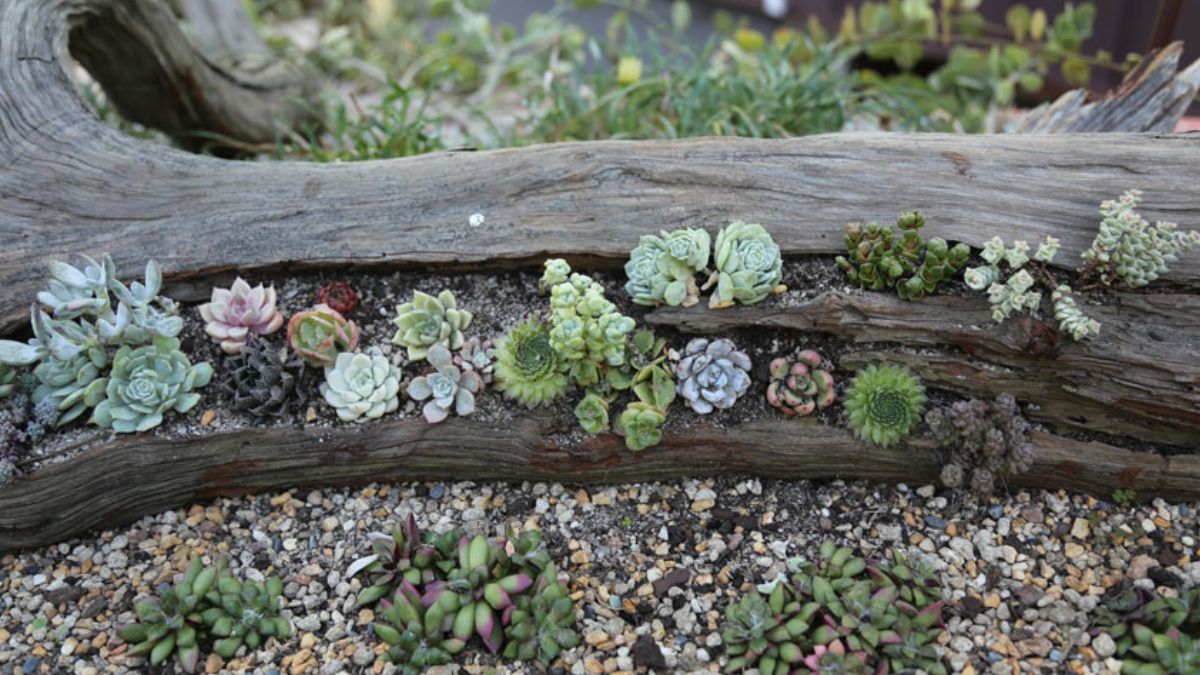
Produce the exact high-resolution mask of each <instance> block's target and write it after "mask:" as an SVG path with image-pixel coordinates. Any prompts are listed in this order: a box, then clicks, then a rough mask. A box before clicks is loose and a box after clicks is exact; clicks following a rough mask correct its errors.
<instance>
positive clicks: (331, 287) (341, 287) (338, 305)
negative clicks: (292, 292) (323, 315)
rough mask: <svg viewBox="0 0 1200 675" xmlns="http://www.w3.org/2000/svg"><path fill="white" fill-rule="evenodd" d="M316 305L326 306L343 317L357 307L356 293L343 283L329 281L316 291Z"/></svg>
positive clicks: (351, 287)
mask: <svg viewBox="0 0 1200 675" xmlns="http://www.w3.org/2000/svg"><path fill="white" fill-rule="evenodd" d="M317 304H319V305H327V306H329V307H330V308H331V309H333V311H335V312H338V313H339V314H342V315H343V316H344V315H346V314H349V313H350V312H353V311H354V310H355V309H356V308H357V307H358V291H356V290H354V287H353V286H351V285H350V284H348V283H346V282H344V281H330V282H329V283H327V284H325V285H324V286H322V287H321V288H319V289H317Z"/></svg>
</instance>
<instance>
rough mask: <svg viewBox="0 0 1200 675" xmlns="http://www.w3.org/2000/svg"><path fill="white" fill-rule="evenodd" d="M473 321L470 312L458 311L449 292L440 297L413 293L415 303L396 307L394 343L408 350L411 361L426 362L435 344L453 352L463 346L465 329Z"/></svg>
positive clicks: (417, 292)
mask: <svg viewBox="0 0 1200 675" xmlns="http://www.w3.org/2000/svg"><path fill="white" fill-rule="evenodd" d="M472 318H474V317H473V316H472V314H471V313H470V312H468V311H466V310H465V309H459V308H458V302H457V301H456V300H455V299H454V294H453V293H451V292H450V291H442V292H441V293H438V295H437V297H434V296H432V295H429V294H427V293H422V292H421V291H413V299H412V302H406V303H404V304H402V305H398V306H397V307H396V318H395V319H394V320H393V321H392V323H394V324H395V325H396V335H395V336H393V337H392V342H394V343H396V344H398V345H400V346H401V347H405V348H407V349H408V358H409V360H411V361H420V360H423V359H424V358H425V355H426V354H427V353H428V352H429V348H430V347H433V346H434V345H442V346H443V347H446V348H447V349H449V350H451V351H454V350H456V349H459V348H460V347H462V346H463V342H464V341H465V340H466V338H465V337H463V330H464V329H465V328H466V327H467V326H469V325H471V319H472Z"/></svg>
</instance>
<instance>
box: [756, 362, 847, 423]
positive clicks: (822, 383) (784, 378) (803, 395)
mask: <svg viewBox="0 0 1200 675" xmlns="http://www.w3.org/2000/svg"><path fill="white" fill-rule="evenodd" d="M821 363H822V358H821V355H820V354H819V353H817V352H815V351H813V350H811V349H805V350H804V351H802V352H800V353H799V354H798V355H797V356H796V357H795V359H788V358H785V357H779V358H776V359H774V360H773V361H771V383H770V384H769V385H767V402H768V403H770V404H771V405H772V406H774V407H776V408H779V410H780V411H781V412H782V413H783V414H784V415H788V416H794V415H808V414H810V413H812V412H813V411H814V410H816V409H817V408H827V407H829V406H830V405H832V404H833V400H834V397H835V396H836V393H835V392H834V389H833V376H832V375H830V374H829V371H828V370H823V369H822V368H821Z"/></svg>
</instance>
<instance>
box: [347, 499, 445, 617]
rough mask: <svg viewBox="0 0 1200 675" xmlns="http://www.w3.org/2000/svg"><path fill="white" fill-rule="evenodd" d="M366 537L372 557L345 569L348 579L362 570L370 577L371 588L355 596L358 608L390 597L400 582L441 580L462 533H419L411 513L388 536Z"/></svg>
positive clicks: (415, 582) (420, 582)
mask: <svg viewBox="0 0 1200 675" xmlns="http://www.w3.org/2000/svg"><path fill="white" fill-rule="evenodd" d="M367 538H368V539H369V540H370V541H371V554H370V555H367V556H364V557H362V558H358V559H357V560H355V561H354V562H353V563H351V564H350V567H349V568H347V570H346V577H347V578H352V577H354V576H355V575H357V574H358V573H359V572H364V571H365V572H366V573H367V575H368V577H369V578H370V584H371V585H370V586H368V587H367V588H364V589H363V591H362V592H361V593H359V595H358V604H359V606H361V607H365V606H368V605H373V604H375V603H376V602H378V601H379V600H380V599H382V598H385V597H387V596H389V595H391V594H392V593H393V592H394V591H395V590H396V588H397V587H398V586H399V584H400V582H401V581H407V582H408V583H410V584H413V585H414V586H418V587H419V586H422V585H424V584H428V583H430V582H432V581H436V580H437V579H439V578H442V577H443V576H444V575H445V573H446V572H448V571H449V570H450V569H452V568H453V563H454V562H455V559H456V558H457V556H458V542H459V540H460V539H462V531H461V530H458V529H452V530H449V531H447V532H444V533H442V534H435V533H433V532H424V533H422V532H421V529H420V527H418V525H417V519H416V516H414V515H413V514H411V513H410V514H408V518H407V519H406V520H405V521H404V524H403V525H399V524H397V525H395V526H394V527H393V528H392V533H391V534H384V533H382V532H372V533H370V534H368V535H367Z"/></svg>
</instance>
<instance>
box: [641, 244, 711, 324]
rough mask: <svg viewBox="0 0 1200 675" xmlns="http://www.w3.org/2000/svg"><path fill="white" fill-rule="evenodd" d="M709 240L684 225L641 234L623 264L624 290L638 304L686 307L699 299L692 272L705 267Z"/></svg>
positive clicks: (709, 246)
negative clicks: (671, 229) (657, 232)
mask: <svg viewBox="0 0 1200 675" xmlns="http://www.w3.org/2000/svg"><path fill="white" fill-rule="evenodd" d="M711 248H712V239H711V238H710V237H709V236H708V233H707V232H705V231H704V230H696V229H692V228H684V229H679V230H674V231H672V232H666V231H664V232H662V233H661V236H654V235H643V236H642V237H641V239H640V241H639V242H638V245H637V246H636V247H635V248H634V249H633V252H632V253H630V256H629V262H628V263H626V264H625V275H626V276H627V277H629V281H628V282H627V283H626V284H625V291H626V292H627V293H629V295H630V297H632V298H633V301H634V302H635V303H637V304H639V305H648V306H654V305H659V304H664V303H665V304H667V305H671V306H675V307H678V306H683V307H690V306H691V305H694V304H696V303H697V302H699V294H700V289H699V287H698V286H697V285H696V278H695V275H696V274H698V273H699V272H701V271H703V270H704V269H705V268H706V267H708V258H709V251H710V249H711Z"/></svg>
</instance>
